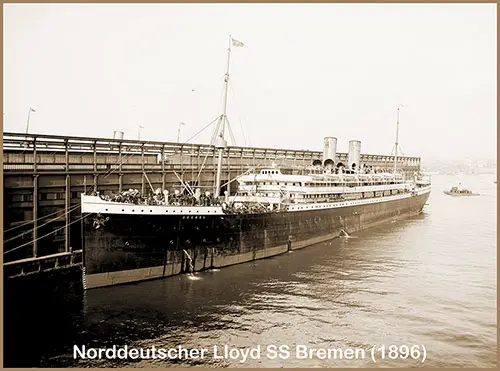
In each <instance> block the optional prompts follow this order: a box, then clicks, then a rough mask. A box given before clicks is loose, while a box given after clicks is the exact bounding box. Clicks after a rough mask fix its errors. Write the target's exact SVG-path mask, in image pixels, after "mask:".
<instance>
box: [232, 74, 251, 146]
mask: <svg viewBox="0 0 500 371" xmlns="http://www.w3.org/2000/svg"><path fill="white" fill-rule="evenodd" d="M229 86H230V87H231V92H232V93H233V99H234V103H235V105H236V106H237V107H238V102H237V101H236V93H235V92H234V88H233V82H232V81H229ZM238 111H239V109H238ZM238 119H239V121H240V129H241V134H243V140H244V141H245V146H246V145H247V138H246V135H245V130H244V127H243V123H242V121H241V116H240V115H238Z"/></svg>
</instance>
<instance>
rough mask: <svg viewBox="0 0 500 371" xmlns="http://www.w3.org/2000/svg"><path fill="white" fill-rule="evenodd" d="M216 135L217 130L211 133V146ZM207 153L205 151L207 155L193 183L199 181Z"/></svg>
mask: <svg viewBox="0 0 500 371" xmlns="http://www.w3.org/2000/svg"><path fill="white" fill-rule="evenodd" d="M217 127H219V125H217ZM216 135H217V130H215V131H214V133H213V135H212V139H211V141H210V144H211V145H212V144H213V143H214V142H215V138H216ZM209 153H210V152H209V151H207V153H206V155H205V158H204V159H203V163H202V164H201V167H200V171H199V172H198V175H197V176H196V180H195V182H197V181H198V180H199V179H200V175H201V172H202V170H203V167H204V166H205V163H206V162H207V158H208V155H209Z"/></svg>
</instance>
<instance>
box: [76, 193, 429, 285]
mask: <svg viewBox="0 0 500 371" xmlns="http://www.w3.org/2000/svg"><path fill="white" fill-rule="evenodd" d="M428 197H429V192H424V193H420V194H417V195H413V196H411V197H407V198H403V199H398V200H392V201H384V202H379V203H372V204H364V205H363V204H362V205H355V206H346V207H339V208H330V209H318V210H307V211H305V210H304V211H287V212H273V213H260V214H236V215H235V214H231V215H204V216H186V215H184V216H180V215H177V216H176V215H165V216H164V215H119V214H108V215H105V216H106V217H109V219H108V220H107V221H106V222H105V223H104V226H102V227H100V228H98V229H96V228H95V225H94V223H93V217H92V216H95V214H88V216H89V217H86V218H85V219H84V220H83V222H82V228H84V231H83V232H84V233H83V234H82V235H83V236H84V237H83V238H84V241H83V245H84V249H83V250H84V285H85V286H86V288H94V287H101V286H109V285H116V284H121V283H126V282H136V281H141V280H146V279H153V278H160V277H166V276H172V275H176V274H180V273H187V272H190V271H191V270H192V269H194V270H195V271H201V270H205V269H211V268H220V267H225V266H229V265H234V264H239V263H244V262H248V261H252V260H256V259H263V258H267V257H270V256H275V255H278V254H282V253H285V252H287V251H289V250H295V249H300V248H303V247H306V246H309V245H312V244H315V243H319V242H323V241H327V240H330V239H333V238H336V237H339V236H340V235H341V233H343V232H342V230H344V231H346V232H347V233H353V232H356V231H359V230H363V229H366V228H370V227H373V226H375V225H378V224H381V223H384V222H388V221H392V220H395V219H403V218H405V217H408V216H411V215H416V214H418V213H420V212H422V210H423V207H424V204H425V203H426V201H427V199H428ZM191 260H192V262H190V261H191Z"/></svg>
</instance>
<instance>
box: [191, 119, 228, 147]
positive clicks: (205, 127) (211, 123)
mask: <svg viewBox="0 0 500 371" xmlns="http://www.w3.org/2000/svg"><path fill="white" fill-rule="evenodd" d="M219 118H220V116H217V117H216V118H215V119H213V120H212V121H210V123H209V124H208V125H206V126H204V127H203V128H202V129H201V130H199V131H198V132H197V133H196V134H194V135H193V136H192V137H191V138H189V139H188V140H186V141H185V142H184V143H187V142H189V141H190V140H191V139H193V138H194V137H196V136H197V135H198V134H200V133H201V132H202V131H204V130H205V129H207V128H208V127H209V126H211V125H213V123H214V122H215V121H217V120H218V119H219Z"/></svg>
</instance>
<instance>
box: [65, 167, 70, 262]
mask: <svg viewBox="0 0 500 371" xmlns="http://www.w3.org/2000/svg"><path fill="white" fill-rule="evenodd" d="M70 189H71V177H70V175H69V174H66V200H65V203H64V209H65V215H66V218H65V219H66V225H65V227H64V251H65V252H68V251H69V245H70V240H69V238H70V236H69V224H70V223H71V217H70V212H69V208H70V207H71V192H70Z"/></svg>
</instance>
